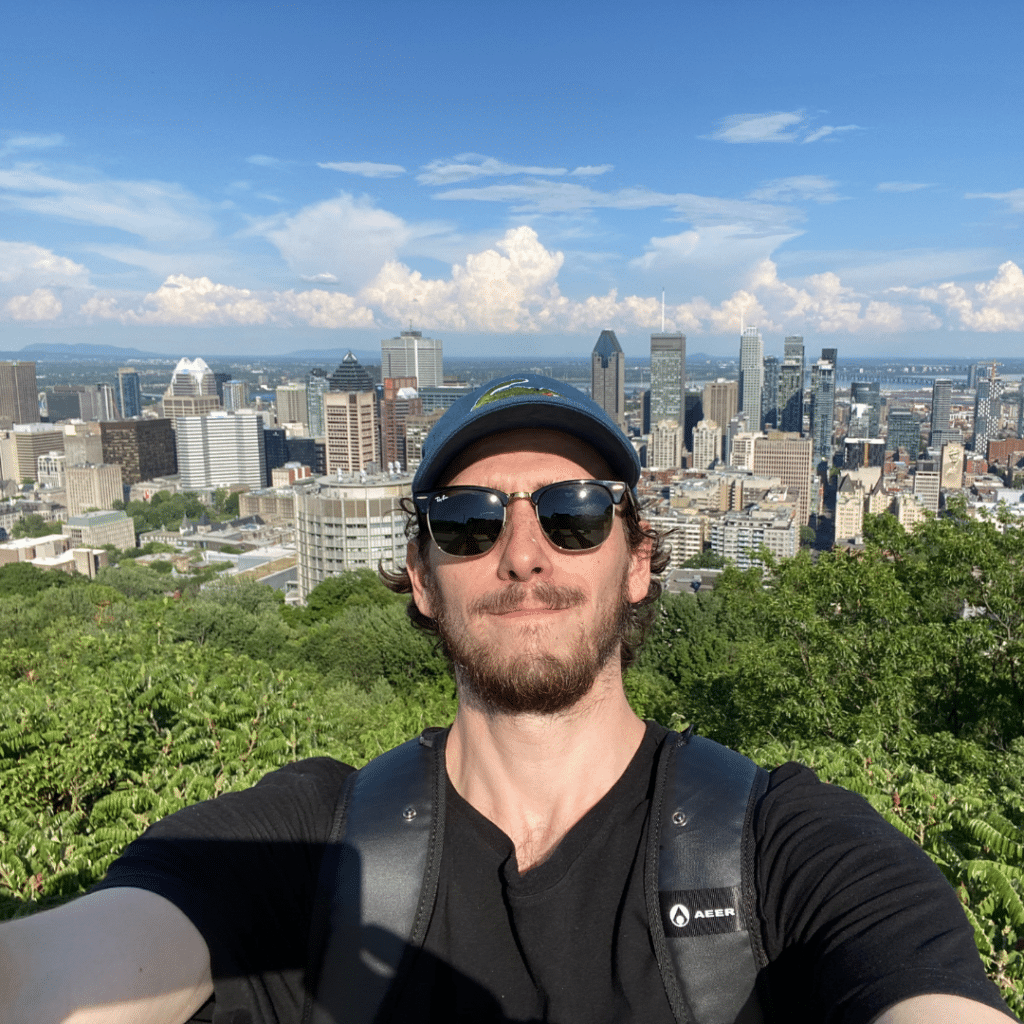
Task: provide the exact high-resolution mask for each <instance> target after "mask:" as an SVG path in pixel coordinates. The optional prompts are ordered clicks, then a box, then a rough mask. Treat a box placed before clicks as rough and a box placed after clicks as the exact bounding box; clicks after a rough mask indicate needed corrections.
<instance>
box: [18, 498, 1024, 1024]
mask: <svg viewBox="0 0 1024 1024" xmlns="http://www.w3.org/2000/svg"><path fill="white" fill-rule="evenodd" d="M175 514H177V511H176V512H175ZM1000 526H1001V524H999V523H998V522H978V521H975V520H972V519H968V518H966V517H965V516H964V515H963V514H962V510H959V509H957V508H955V507H954V508H953V509H952V510H951V514H949V515H947V516H945V517H943V518H941V519H931V520H929V521H928V522H926V523H924V524H922V525H920V526H919V527H918V528H917V529H916V530H915V532H914V533H912V534H907V533H905V532H904V531H903V529H902V528H901V527H900V526H899V524H898V523H897V522H896V521H895V519H893V518H892V517H891V516H882V517H878V518H874V519H871V520H870V521H869V522H868V523H867V525H866V526H865V534H866V547H865V550H864V551H863V552H862V553H858V554H848V553H845V552H839V551H836V552H831V553H825V554H822V555H821V556H820V557H819V558H817V560H816V561H815V560H813V559H812V557H811V555H810V554H809V553H808V552H802V553H801V554H799V555H798V556H797V557H796V558H793V559H790V560H786V561H783V562H780V563H777V564H776V563H769V565H768V568H767V571H766V573H765V574H764V575H763V576H762V574H761V572H760V571H759V570H751V571H749V572H745V573H744V572H740V571H738V570H736V569H733V568H728V567H727V568H726V569H725V570H724V572H723V574H722V576H721V577H720V580H719V582H718V583H717V584H716V586H715V589H714V590H713V591H707V590H706V589H702V590H701V591H700V592H699V593H698V594H696V595H693V594H690V593H686V594H683V595H680V596H669V597H665V598H664V599H663V601H662V604H661V607H660V610H659V614H658V618H657V622H656V626H655V629H654V631H653V633H652V636H651V638H650V641H649V642H648V644H647V646H646V647H645V648H644V651H643V652H642V654H641V656H640V658H639V660H638V663H637V665H636V666H635V667H634V668H633V669H632V670H631V671H630V672H629V674H628V675H627V680H626V685H627V691H628V693H629V697H630V700H631V701H632V702H633V705H634V707H635V708H636V710H637V711H638V713H640V714H641V715H643V716H645V717H649V718H654V719H657V720H658V721H661V722H663V723H665V724H668V725H672V726H675V727H679V726H681V725H683V724H691V723H692V724H693V725H694V726H695V727H696V729H697V730H698V731H699V732H701V733H702V734H704V735H706V736H710V737H712V738H714V739H717V740H720V741H721V742H723V743H726V744H728V745H730V746H732V747H735V748H736V749H739V750H742V751H743V752H744V753H746V754H748V755H750V756H751V757H753V758H754V759H755V760H757V761H758V762H759V763H761V764H763V765H765V766H766V767H773V766H775V765H778V764H780V763H782V762H784V761H786V760H789V759H797V760H800V761H803V762H805V763H807V764H810V765H811V766H812V767H813V768H815V769H816V770H817V771H818V772H819V774H820V775H821V776H822V777H823V778H825V779H827V780H829V781H832V782H836V783H839V784H841V785H843V786H846V787H847V788H849V789H853V790H856V791H857V792H859V793H862V794H863V795H864V796H865V797H866V798H867V799H868V800H869V801H870V802H871V803H872V804H873V805H874V806H875V807H876V808H877V809H878V810H879V811H880V812H881V813H882V814H883V815H884V816H885V817H886V818H887V819H888V820H889V821H891V822H892V823H893V824H894V825H895V826H896V827H897V828H899V829H901V830H902V831H903V832H905V833H906V834H907V835H909V836H911V837H912V838H913V839H914V840H915V841H916V842H917V843H919V844H920V845H921V846H922V847H923V848H924V849H925V850H926V851H927V852H928V854H929V855H930V856H931V857H932V858H933V859H934V860H935V861H936V863H937V864H938V865H939V867H940V868H941V869H942V871H943V872H944V873H945V875H946V877H947V878H948V879H949V881H950V883H951V884H952V885H953V886H955V887H956V889H957V891H958V893H959V895H960V898H961V900H962V902H963V904H964V907H965V909H966V910H967V913H968V916H969V917H970V919H971V922H972V924H973V926H974V929H975V936H976V940H977V943H978V947H979V949H980V951H981V954H982V957H983V959H984V961H985V964H986V967H987V969H988V971H989V973H990V975H991V976H992V977H993V978H994V979H995V980H996V981H997V983H998V984H999V985H1000V986H1001V988H1002V990H1003V994H1004V997H1005V998H1006V999H1007V1001H1008V1003H1009V1004H1010V1006H1011V1008H1012V1009H1014V1010H1015V1012H1017V1013H1018V1014H1021V1013H1024V902H1022V894H1024V782H1022V780H1024V531H1020V530H1018V529H1008V530H1006V531H1005V532H1001V529H1000ZM211 575H212V574H209V573H207V575H206V576H204V577H201V578H197V579H195V580H184V581H183V580H181V579H179V578H177V576H176V575H175V576H174V578H172V571H171V568H170V563H169V562H164V563H160V562H158V563H157V564H156V565H155V566H145V565H139V564H138V563H136V562H134V561H132V560H129V559H123V560H121V562H120V563H119V564H118V565H116V566H112V567H110V568H107V569H105V570H104V571H103V572H102V573H101V574H100V577H99V578H98V579H97V580H96V581H94V582H88V581H85V580H83V579H78V578H74V577H67V576H64V575H62V574H60V573H47V572H43V571H42V570H36V569H33V568H32V567H30V566H26V565H13V566H5V567H3V568H0V688H2V689H3V708H4V711H3V715H2V717H0V917H5V916H12V915H16V914H21V913H28V912H31V911H33V910H35V909H38V908H40V907H45V906H50V905H53V904H54V903H55V902H58V901H60V900H63V899H67V898H68V897H70V896H73V895H75V894H77V893H80V892H82V891H83V890H84V889H85V888H86V887H88V886H89V885H90V884H91V883H92V882H94V881H95V880H97V879H98V878H100V877H101V876H102V875H103V872H104V870H105V869H106V866H107V865H108V864H109V863H110V861H111V860H112V859H113V858H114V857H115V856H116V855H117V853H118V852H119V851H120V850H121V849H122V848H123V847H124V845H125V844H126V843H127V842H129V841H130V840H131V839H132V838H134V837H135V836H137V835H138V834H139V833H140V832H141V831H142V830H143V829H144V828H145V827H146V826H147V824H148V823H150V822H151V821H153V820H154V819H156V818H159V817H162V816H163V815H166V814H168V813H170V812H172V811H174V810H176V809H178V808H180V807H182V806H184V805H186V804H188V803H191V802H194V801H197V800H203V799H207V798H210V797H215V796H217V795H218V794H220V793H223V792H226V791H228V790H233V789H238V788H241V787H244V786H248V785H251V784H252V783H253V782H255V781H256V780H257V779H258V778H260V776H262V775H263V774H264V773H266V772H267V771H269V770H271V769H273V768H275V767H277V766H279V765H281V764H284V763H286V762H288V761H291V760H295V759H298V758H303V757H309V756H313V755H324V754H326V755H330V756H333V757H337V758H340V759H342V760H344V761H347V762H350V763H353V764H357V765H358V764H362V763H364V762H365V761H366V760H367V759H369V758H371V757H373V756H374V755H375V754H376V753H378V752H380V751H382V750H385V749H388V748H389V747H391V746H393V745H395V744H396V743H398V742H401V741H402V740H404V739H406V738H408V737H409V736H411V735H414V734H415V733H416V732H418V731H419V730H420V729H421V728H423V727H424V726H427V725H441V724H445V723H447V722H448V721H450V720H451V718H452V716H453V714H454V711H455V702H454V685H453V681H452V677H451V675H450V673H449V668H448V665H447V663H446V661H445V659H444V658H443V657H442V656H441V655H440V654H439V653H438V652H437V651H436V650H435V648H434V646H433V645H432V643H431V642H430V641H429V640H428V639H426V638H425V637H423V636H421V635H419V634H417V633H415V632H414V631H413V630H412V629H411V628H410V626H409V625H408V622H407V619H406V616H405V611H404V599H399V598H395V597H394V596H393V595H391V594H390V593H388V592H387V591H386V590H385V589H384V588H383V587H382V586H381V585H380V584H379V583H378V582H377V580H376V579H375V577H374V576H373V575H372V574H369V573H351V574H347V575H345V576H341V577H338V578H335V579H331V580H328V581H327V582H326V583H324V584H322V585H321V586H320V587H318V588H317V589H316V590H315V591H314V592H313V593H312V594H311V595H310V599H309V601H308V604H307V607H305V608H302V609H296V608H290V607H286V606H285V605H284V604H283V602H282V600H281V597H280V595H279V594H277V593H276V592H274V591H272V590H270V589H268V588H266V587H264V586H262V585H260V584H258V583H253V582H231V581H229V580H217V579H212V578H211ZM201 582H205V584H206V585H205V586H204V587H202V588H200V585H199V584H200V583H201ZM174 594H177V595H180V596H172V595H174ZM271 884H272V881H271Z"/></svg>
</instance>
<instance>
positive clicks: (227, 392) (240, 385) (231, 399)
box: [223, 380, 249, 412]
mask: <svg viewBox="0 0 1024 1024" xmlns="http://www.w3.org/2000/svg"><path fill="white" fill-rule="evenodd" d="M223 393H224V408H225V409H227V410H228V411H229V412H237V411H238V410H239V409H245V408H247V407H248V405H249V385H248V384H246V382H245V381H244V380H226V381H224V387H223Z"/></svg>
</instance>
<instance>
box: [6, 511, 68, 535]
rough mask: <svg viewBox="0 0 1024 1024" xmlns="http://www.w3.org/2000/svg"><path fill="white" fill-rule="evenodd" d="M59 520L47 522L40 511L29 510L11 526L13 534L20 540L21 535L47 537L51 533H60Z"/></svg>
mask: <svg viewBox="0 0 1024 1024" xmlns="http://www.w3.org/2000/svg"><path fill="white" fill-rule="evenodd" d="M60 532H61V524H60V523H59V522H47V521H46V520H45V519H44V518H43V517H42V516H41V515H39V513H38V512H29V513H28V515H24V516H22V517H21V518H20V519H19V520H17V522H15V524H14V525H13V526H12V527H11V536H12V537H13V538H14V539H15V540H18V539H19V538H21V537H45V536H47V535H48V534H51V533H60Z"/></svg>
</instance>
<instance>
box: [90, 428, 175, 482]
mask: <svg viewBox="0 0 1024 1024" xmlns="http://www.w3.org/2000/svg"><path fill="white" fill-rule="evenodd" d="M100 438H101V445H102V458H103V461H104V462H107V463H115V464H116V465H118V466H120V467H121V481H122V483H125V484H137V483H139V482H140V481H142V480H152V479H153V477H157V476H171V475H173V474H174V473H177V472H178V458H177V454H176V451H175V446H174V428H173V427H172V426H171V421H170V420H169V419H159V420H141V419H140V420H118V421H116V422H113V423H101V424H100Z"/></svg>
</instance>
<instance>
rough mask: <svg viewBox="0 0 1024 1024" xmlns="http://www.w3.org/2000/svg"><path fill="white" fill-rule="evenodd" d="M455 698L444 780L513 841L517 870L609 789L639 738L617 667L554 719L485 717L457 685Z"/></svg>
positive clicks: (542, 853)
mask: <svg viewBox="0 0 1024 1024" xmlns="http://www.w3.org/2000/svg"><path fill="white" fill-rule="evenodd" d="M614 660H615V661H616V662H617V659H614ZM459 694H460V701H459V710H458V713H457V715H456V717H455V722H454V723H453V725H452V728H451V733H450V734H449V736H448V742H447V745H446V755H445V756H446V762H447V768H448V777H449V778H450V779H451V781H452V785H453V786H454V787H455V789H456V791H457V792H458V793H459V795H460V796H461V797H463V799H465V800H466V801H467V802H468V803H470V804H472V806H473V807H475V808H476V809H477V810H478V811H479V812H480V813H481V814H483V815H484V816H485V817H487V818H489V819H490V820H491V821H492V822H494V824H495V825H497V826H498V827H499V828H500V829H501V830H502V831H503V832H505V833H506V834H507V835H508V836H509V838H510V839H511V840H512V841H513V843H514V844H515V848H516V859H517V861H518V864H519V870H520V872H523V871H526V870H527V869H529V868H531V867H534V866H535V865H537V864H539V863H540V862H541V861H543V860H544V859H545V858H546V857H547V856H548V855H549V854H550V853H551V851H552V850H553V849H554V848H555V847H556V846H557V845H558V843H559V842H560V841H561V839H562V837H563V836H564V835H565V834H566V832H568V831H569V829H570V828H572V826H573V825H575V824H576V822H577V821H579V820H580V818H582V817H583V815H584V814H586V813H587V811H589V810H590V808H591V807H593V806H594V804H596V803H597V802H598V801H599V800H600V799H601V798H602V797H603V796H604V795H605V794H606V793H607V792H608V790H609V789H611V787H612V786H613V785H614V784H615V783H616V781H618V779H619V777H620V776H621V775H622V773H623V772H624V771H625V770H626V767H627V765H628V764H629V762H630V761H631V760H632V758H633V755H634V754H635V753H636V751H637V748H638V747H639V746H640V741H641V740H642V739H643V735H644V729H645V726H644V723H643V722H642V721H641V720H640V719H639V718H637V716H636V715H635V714H634V713H633V710H632V708H630V706H629V704H628V702H627V701H626V695H625V693H624V691H623V689H622V677H621V673H620V672H619V671H618V665H617V663H616V664H615V665H614V666H613V667H609V666H606V670H603V671H602V672H601V673H600V674H599V676H598V678H597V680H595V683H594V686H593V688H592V689H591V691H590V692H589V693H588V694H587V695H586V696H585V697H583V698H582V699H581V700H580V701H579V702H578V703H577V704H576V705H574V706H573V707H572V708H570V709H569V710H567V711H564V712H561V713H559V714H556V715H540V714H518V715H512V714H501V713H497V712H493V711H490V710H488V709H486V708H482V707H481V706H480V705H479V703H477V702H474V701H472V700H467V699H466V686H465V684H464V682H462V681H461V680H460V681H459Z"/></svg>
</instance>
